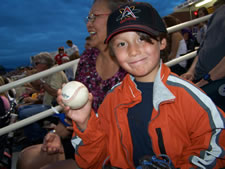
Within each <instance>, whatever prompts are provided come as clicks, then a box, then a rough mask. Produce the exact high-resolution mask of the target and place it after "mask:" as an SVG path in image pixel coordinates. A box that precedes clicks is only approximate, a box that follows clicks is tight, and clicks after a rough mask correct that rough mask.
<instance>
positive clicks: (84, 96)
mask: <svg viewBox="0 0 225 169" xmlns="http://www.w3.org/2000/svg"><path fill="white" fill-rule="evenodd" d="M88 93H89V92H88V89H87V88H86V86H85V85H84V84H83V83H81V82H78V81H71V82H68V83H67V84H66V85H65V86H63V88H62V101H63V103H64V104H65V105H67V106H69V107H70V108H71V109H79V108H81V107H83V106H84V105H85V104H86V103H87V101H88Z"/></svg>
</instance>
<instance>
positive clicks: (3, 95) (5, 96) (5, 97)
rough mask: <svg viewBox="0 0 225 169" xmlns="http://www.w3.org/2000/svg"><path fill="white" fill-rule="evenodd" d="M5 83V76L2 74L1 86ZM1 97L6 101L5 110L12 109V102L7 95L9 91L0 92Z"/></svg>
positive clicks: (0, 78) (0, 77)
mask: <svg viewBox="0 0 225 169" xmlns="http://www.w3.org/2000/svg"><path fill="white" fill-rule="evenodd" d="M3 85H5V80H4V77H2V76H0V86H3ZM0 98H1V100H2V101H3V103H4V109H5V111H6V112H8V111H9V109H10V102H9V99H8V96H7V92H3V93H0Z"/></svg>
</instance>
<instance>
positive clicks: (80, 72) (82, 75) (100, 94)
mask: <svg viewBox="0 0 225 169" xmlns="http://www.w3.org/2000/svg"><path fill="white" fill-rule="evenodd" d="M98 55H99V50H98V49H96V48H91V49H88V50H86V51H84V53H83V54H82V55H81V56H80V61H79V63H78V67H77V71H76V76H75V80H76V81H79V82H82V83H83V84H84V85H85V86H86V87H87V88H88V90H89V92H91V93H92V95H93V96H94V100H93V105H92V107H93V109H94V110H95V112H97V110H98V107H99V105H100V104H101V103H102V101H103V99H104V97H105V95H106V94H107V92H108V90H110V89H111V88H112V87H113V86H114V85H116V84H117V83H118V82H121V81H122V80H123V78H124V76H125V75H126V72H125V71H124V70H123V69H122V68H120V69H119V71H118V72H117V73H116V74H115V75H114V76H113V77H111V78H110V79H107V80H102V79H101V77H100V76H99V75H98V72H97V71H96V59H97V57H98Z"/></svg>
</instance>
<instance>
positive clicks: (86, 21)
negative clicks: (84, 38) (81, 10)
mask: <svg viewBox="0 0 225 169" xmlns="http://www.w3.org/2000/svg"><path fill="white" fill-rule="evenodd" d="M101 15H103V16H104V15H105V16H107V15H109V14H93V13H92V14H90V15H88V16H87V17H86V18H85V23H88V22H94V21H95V19H96V18H97V17H98V16H101Z"/></svg>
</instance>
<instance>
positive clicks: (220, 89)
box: [182, 5, 225, 111]
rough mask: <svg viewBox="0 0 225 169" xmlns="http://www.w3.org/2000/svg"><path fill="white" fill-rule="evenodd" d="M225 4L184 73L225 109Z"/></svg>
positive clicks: (219, 10) (216, 14) (184, 76)
mask: <svg viewBox="0 0 225 169" xmlns="http://www.w3.org/2000/svg"><path fill="white" fill-rule="evenodd" d="M224 30H225V5H223V6H221V7H220V8H219V9H217V10H216V11H215V12H214V14H213V15H212V17H211V18H210V19H209V22H208V29H207V32H206V36H205V39H204V41H203V43H202V44H201V45H200V48H199V49H198V54H197V56H196V57H195V59H194V61H193V63H192V65H191V67H190V68H189V70H188V71H187V72H186V73H185V74H183V75H182V77H183V78H185V79H188V80H191V81H193V82H195V83H196V85H197V86H199V87H201V88H202V89H203V90H204V91H205V92H206V93H207V94H208V95H209V96H210V97H211V98H212V100H213V101H214V102H215V104H217V106H219V107H221V108H222V109H223V110H224V111H225V104H224V103H225V94H224V86H225V70H224V68H225V66H224V60H225V48H224V44H225V34H224Z"/></svg>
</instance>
